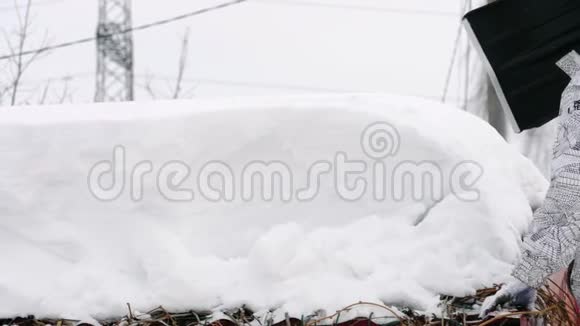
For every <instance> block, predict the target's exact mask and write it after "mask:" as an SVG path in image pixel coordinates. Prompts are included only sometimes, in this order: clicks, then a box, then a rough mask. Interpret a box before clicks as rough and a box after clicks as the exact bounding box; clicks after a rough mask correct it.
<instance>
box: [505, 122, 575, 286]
mask: <svg viewBox="0 0 580 326" xmlns="http://www.w3.org/2000/svg"><path fill="white" fill-rule="evenodd" d="M554 155H555V158H554V161H555V164H557V165H558V169H557V170H556V171H555V175H553V176H552V181H551V185H550V189H549V190H548V193H547V196H546V199H545V201H544V203H543V205H542V207H541V208H540V209H538V210H537V211H536V212H535V213H534V220H533V222H532V227H531V231H530V233H529V234H528V235H526V236H525V238H524V243H523V246H522V255H521V259H520V261H519V263H518V264H517V265H516V267H515V269H514V271H513V273H512V275H513V276H514V277H515V278H517V279H519V280H520V281H522V282H524V283H526V284H528V285H529V286H531V287H534V288H538V287H540V286H542V284H543V283H544V281H545V280H546V279H547V278H548V277H549V276H551V275H552V274H554V273H557V272H559V271H561V270H562V269H563V268H565V267H567V266H568V265H569V264H570V263H571V262H572V260H573V259H574V257H575V253H576V250H577V249H578V247H579V246H580V111H577V112H574V113H572V114H571V115H569V116H568V117H567V118H566V120H565V121H564V122H562V123H561V124H560V133H559V136H558V140H557V141H556V146H555V147H554Z"/></svg>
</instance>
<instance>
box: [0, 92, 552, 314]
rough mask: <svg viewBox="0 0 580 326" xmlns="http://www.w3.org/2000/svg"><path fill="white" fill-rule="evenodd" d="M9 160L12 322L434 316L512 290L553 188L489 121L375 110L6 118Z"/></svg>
mask: <svg viewBox="0 0 580 326" xmlns="http://www.w3.org/2000/svg"><path fill="white" fill-rule="evenodd" d="M381 128H383V133H382V134H381V132H380V129H381ZM377 130H378V132H377ZM381 135H383V136H384V135H387V136H388V137H387V138H383V139H381V137H380V136H381ZM0 148H1V150H0V162H1V163H0V164H1V168H0V180H2V182H1V183H0V214H1V216H2V218H1V219H0V259H1V261H2V271H1V272H0V316H13V315H25V314H36V315H37V316H46V315H50V316H55V315H56V316H66V317H86V316H93V317H98V318H100V317H106V316H115V315H123V314H125V313H126V305H125V303H127V302H129V303H131V305H132V307H133V308H134V309H136V310H139V311H147V310H148V309H150V308H154V307H156V306H158V305H163V306H164V307H165V308H167V309H170V310H180V309H187V310H189V309H208V310H213V311H219V310H222V309H226V308H229V307H236V306H240V305H241V304H246V305H248V306H249V307H250V308H252V309H253V310H254V311H258V312H260V311H266V310H268V309H275V310H276V311H279V312H288V313H290V315H294V316H300V315H302V314H310V313H312V312H313V311H316V310H319V309H323V310H325V311H327V312H330V313H332V312H334V311H336V310H337V309H339V308H342V307H343V306H346V305H348V304H351V303H354V302H357V301H359V300H363V301H373V302H384V303H386V304H395V305H411V306H413V307H416V308H421V309H429V308H430V307H433V305H434V304H435V303H436V302H437V296H438V294H449V295H456V296H462V295H467V294H471V293H473V292H474V291H475V290H476V289H478V288H482V287H484V286H488V285H491V284H492V283H494V282H498V281H501V280H502V279H505V277H506V276H507V275H508V274H509V272H510V269H511V267H512V265H513V263H514V262H515V261H516V260H517V258H518V254H519V244H520V236H521V234H522V232H524V231H525V230H526V228H527V226H528V224H529V222H530V221H531V217H532V209H533V207H535V206H537V205H538V204H539V203H541V200H542V199H543V195H544V192H545V190H546V187H547V182H546V180H545V179H544V177H543V176H542V175H541V174H540V173H539V172H538V171H537V170H536V168H535V167H533V165H532V164H531V163H530V162H529V161H528V160H527V159H525V158H523V157H522V156H521V155H520V154H518V153H517V152H516V151H515V150H514V149H513V148H512V147H510V146H509V145H507V144H506V143H505V142H504V141H503V139H502V138H501V137H500V136H499V135H498V134H497V133H496V132H495V131H494V130H493V129H492V128H491V127H489V126H488V125H487V124H486V123H485V122H483V121H480V120H479V119H478V118H476V117H473V116H471V115H469V114H468V113H465V112H462V111H460V110H457V109H455V108H451V107H446V106H443V105H440V104H438V103H435V102H430V101H426V100H419V99H415V98H407V97H391V96H382V95H381V96H379V95H362V94H361V95H341V96H317V97H292V98H234V99H229V100H219V101H218V100H207V101H201V100H198V101H177V102H157V103H129V104H101V105H82V106H81V105H73V106H55V107H23V108H17V109H13V108H6V109H2V110H0ZM115 149H117V151H122V152H123V153H124V162H122V163H124V164H122V165H123V167H122V168H116V169H113V170H115V175H114V176H115V177H113V173H112V172H111V173H105V172H107V171H106V169H104V168H103V167H105V168H106V167H107V166H115V167H118V166H119V164H118V163H119V161H122V160H120V159H119V157H120V156H117V160H116V161H115V162H113V157H114V152H115ZM341 159H343V161H344V159H346V160H347V161H348V162H350V163H353V164H354V165H353V166H347V167H346V168H345V165H344V164H343V163H345V162H342V161H341ZM354 161H359V162H358V163H359V164H358V165H357V164H355V163H354ZM212 162H213V163H212ZM260 162H261V163H272V162H274V163H277V165H273V166H274V167H277V168H282V167H285V168H287V171H290V177H291V179H290V181H291V182H290V186H288V182H286V184H284V183H283V181H280V180H285V179H284V177H288V174H284V173H281V174H273V175H274V176H275V177H278V179H275V180H274V181H275V182H278V181H280V183H279V184H281V185H282V186H277V185H279V184H276V183H275V182H273V184H274V186H273V187H269V185H265V186H263V187H262V186H261V185H260V183H259V182H258V181H260V180H261V179H260V178H259V174H260V173H262V172H264V171H265V170H267V169H266V168H264V167H263V166H262V168H257V169H255V170H252V171H254V172H256V171H257V172H256V174H257V175H258V177H257V178H250V179H248V178H244V176H247V175H248V174H247V173H246V172H248V169H245V168H247V167H248V166H250V167H256V166H259V163H260ZM317 162H318V163H319V164H318V165H317V166H318V167H328V166H330V170H328V171H326V170H325V168H321V170H324V171H326V172H325V173H320V174H316V173H314V174H313V172H312V171H313V170H316V168H312V167H313V166H315V163H317ZM113 163H114V164H113ZM208 163H209V164H210V165H209V166H210V168H213V169H214V170H211V169H209V170H208V166H207V165H208ZM419 163H427V164H428V165H424V166H423V167H425V166H427V167H429V168H427V172H425V171H424V170H421V171H419V172H421V173H424V172H425V174H421V173H420V174H419V177H416V178H415V181H417V180H419V181H420V180H423V179H425V180H431V181H432V180H436V181H434V182H437V180H439V181H440V189H441V195H440V196H437V194H434V196H421V195H424V194H426V193H427V192H428V191H427V190H428V189H427V188H428V187H427V188H417V186H415V187H412V183H413V182H412V181H413V173H415V172H417V171H416V170H417V169H418V168H417V166H419V165H418V164H419ZM211 164H214V165H211ZM256 164H258V165H256ZM325 164H326V165H325ZM355 165H356V168H354V167H355ZM95 166H97V167H100V168H101V169H100V168H96V169H93V167H95ZM184 166H186V167H187V171H184V170H183V169H181V170H180V168H183V167H184ZM413 166H415V168H413ZM377 167H379V168H377ZM434 167H436V169H434ZM149 168H150V169H149ZM351 168H352V169H354V170H356V169H359V170H360V169H363V168H364V169H363V171H362V172H361V173H351V174H348V178H347V179H346V180H347V181H346V183H345V184H340V183H341V180H340V176H339V177H337V175H339V174H340V171H338V170H341V171H342V170H344V169H347V170H348V169H351ZM99 169H100V170H99ZM103 169H104V170H103ZM172 169H173V170H172ZM401 169H403V170H401ZM149 170H151V171H150V172H149ZM319 170H320V169H319ZM375 170H376V171H383V173H382V174H381V173H378V172H377V173H375V172H373V171H375ZM91 171H92V172H91ZM99 171H100V172H102V173H103V174H102V175H100V178H97V179H98V185H100V186H99V187H97V188H95V184H94V182H95V180H94V178H93V179H91V175H92V176H94V173H97V172H99ZM139 171H141V172H143V171H146V173H140V172H139ZM167 171H169V172H167ZM203 171H205V172H208V171H210V172H211V171H213V173H205V174H204V173H201V172H203ZM283 171H286V170H284V169H283ZM394 171H398V173H394ZM401 171H403V172H409V173H407V174H405V173H402V172H401ZM458 171H459V172H458ZM109 172H110V171H109ZM359 172H360V171H359ZM438 173H440V175H438ZM415 174H416V173H415ZM312 175H314V176H316V177H315V178H309V176H312ZM404 175H407V176H409V175H411V177H410V178H411V179H409V178H407V179H405V177H402V176H404ZM416 175H417V174H416ZM425 175H427V176H428V177H424V176H425ZM224 176H226V177H227V176H231V177H232V178H231V180H229V179H227V178H226V177H224ZM252 176H253V177H255V176H256V175H252ZM381 176H382V177H381ZM457 176H460V178H459V179H457ZM439 177H440V178H439ZM226 179H227V180H226ZM264 179H267V178H264ZM91 180H92V181H91ZM200 180H201V181H200ZM203 180H205V181H207V182H206V183H205V186H203V185H204V183H203V182H202V181H203ZM228 180H229V181H231V182H229V181H228ZM252 180H253V181H256V180H258V181H256V183H255V184H254V183H251V182H250V181H252ZM379 180H383V182H379ZM409 180H411V181H409ZM453 180H455V181H453ZM457 180H459V181H457ZM253 181H252V182H253ZM248 184H249V185H251V187H250V188H244V185H248ZM339 184H340V185H339ZM425 184H426V185H428V183H427V182H426V183H425ZM377 185H378V186H377ZM458 185H459V186H458ZM202 186H203V189H201V188H202ZM228 186H231V187H228ZM308 186H310V188H308ZM361 187H362V188H361ZM307 188H308V189H310V190H309V191H302V192H300V191H299V190H301V189H307ZM435 188H437V187H435ZM435 188H434V189H435ZM95 189H96V190H95ZM216 189H217V190H216ZM224 189H226V190H224ZM244 189H245V190H244ZM248 189H249V190H252V191H253V192H248V191H249V190H248ZM288 189H290V190H288ZM361 189H362V195H361V194H360V193H356V191H355V190H358V191H360V190H361ZM377 189H378V190H377ZM381 189H383V190H384V191H383V192H381V191H380V190H381ZM426 189H427V190H426ZM277 190H280V191H277ZM347 190H348V191H347ZM415 190H419V191H418V193H416V194H415V196H413V193H415V192H416V191H415ZM117 191H118V192H119V196H118V197H117V196H114V195H115V193H116V192H117ZM283 191H287V192H285V193H283ZM111 194H113V195H111ZM191 194H193V198H190V197H189V196H190V195H191ZM248 194H250V195H251V194H254V195H255V196H253V197H252V196H249V195H248ZM284 194H285V195H284ZM288 194H289V197H288ZM269 195H272V196H273V198H272V199H271V200H270V199H269V198H268V197H269ZM474 195H476V197H474ZM107 196H109V197H117V198H116V199H115V198H109V197H107ZM216 196H217V197H216ZM220 196H221V197H220ZM248 196H249V197H248ZM97 197H99V198H100V199H98V198H97ZM105 197H107V198H105ZM226 197H227V198H226ZM263 197H265V198H263ZM377 198H378V199H377ZM104 199H106V200H104Z"/></svg>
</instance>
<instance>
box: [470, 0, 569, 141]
mask: <svg viewBox="0 0 580 326" xmlns="http://www.w3.org/2000/svg"><path fill="white" fill-rule="evenodd" d="M464 25H465V27H466V30H467V31H468V34H469V35H470V39H471V40H472V42H473V44H474V45H475V48H476V49H477V50H478V51H479V52H480V54H481V56H482V58H483V59H484V62H485V63H486V65H487V70H488V73H489V75H490V78H491V81H492V83H493V85H494V88H495V90H496V91H497V94H498V97H499V99H500V102H501V105H502V107H503V109H504V111H505V113H506V115H507V116H508V119H509V120H511V123H512V126H513V127H514V129H515V131H516V132H520V131H523V130H526V129H530V128H535V127H539V126H541V125H543V124H545V123H547V122H549V121H550V120H552V119H554V118H555V117H557V116H558V113H559V107H560V98H561V96H562V91H563V90H564V88H565V87H566V85H567V84H568V83H569V82H570V77H569V76H567V75H566V74H565V73H564V72H563V71H562V70H560V69H559V68H558V67H557V66H556V62H557V61H559V60H560V59H561V58H562V57H564V56H565V55H566V54H568V53H570V51H572V50H576V51H578V52H580V0H498V1H496V2H494V3H491V4H489V5H487V6H484V7H481V8H478V9H475V10H473V11H471V12H469V13H468V14H467V15H465V17H464Z"/></svg>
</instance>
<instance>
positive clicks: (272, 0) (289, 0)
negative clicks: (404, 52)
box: [254, 0, 457, 17]
mask: <svg viewBox="0 0 580 326" xmlns="http://www.w3.org/2000/svg"><path fill="white" fill-rule="evenodd" d="M254 1H256V2H260V3H263V4H268V5H289V6H303V7H320V8H331V9H348V10H359V11H373V12H386V13H394V14H405V15H431V16H446V17H457V13H456V12H447V11H436V10H422V9H401V8H386V7H374V6H360V5H347V4H333V3H324V2H314V1H304V0H254Z"/></svg>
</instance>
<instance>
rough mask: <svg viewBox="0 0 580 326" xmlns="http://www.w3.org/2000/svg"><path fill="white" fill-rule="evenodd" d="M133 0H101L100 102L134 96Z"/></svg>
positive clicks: (98, 80) (128, 99)
mask: <svg viewBox="0 0 580 326" xmlns="http://www.w3.org/2000/svg"><path fill="white" fill-rule="evenodd" d="M131 27H132V23H131V0H99V25H98V27H97V76H96V81H97V85H96V92H95V101H96V102H115V101H132V100H133V77H134V76H133V36H132V34H131V31H130V29H131Z"/></svg>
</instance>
